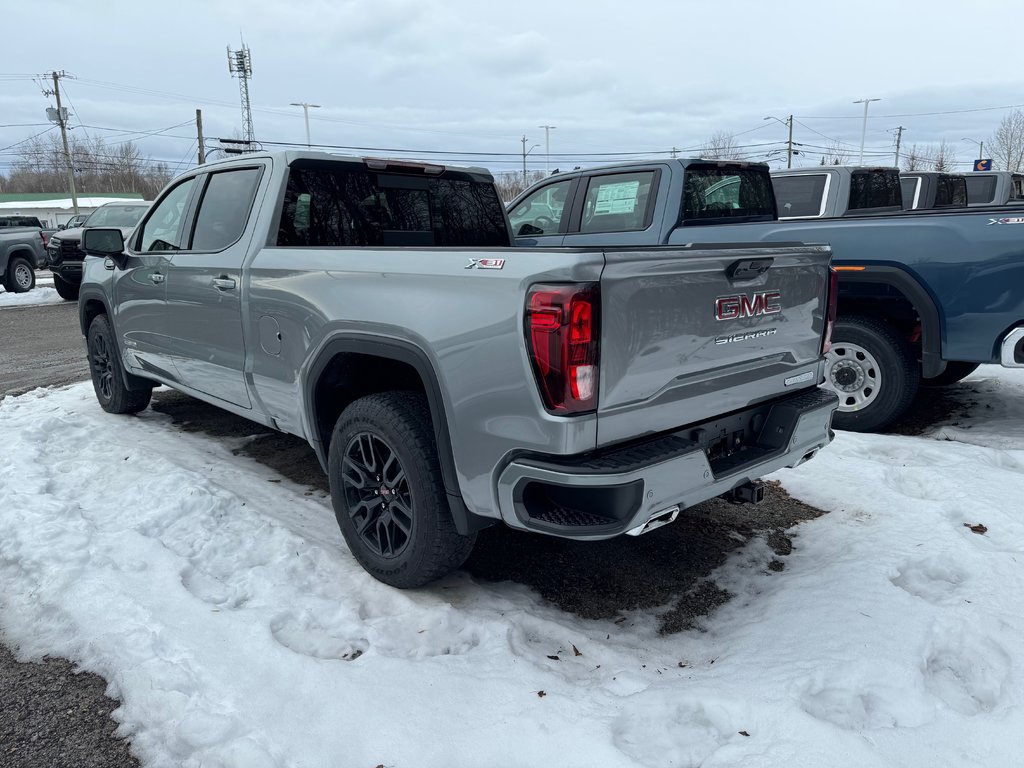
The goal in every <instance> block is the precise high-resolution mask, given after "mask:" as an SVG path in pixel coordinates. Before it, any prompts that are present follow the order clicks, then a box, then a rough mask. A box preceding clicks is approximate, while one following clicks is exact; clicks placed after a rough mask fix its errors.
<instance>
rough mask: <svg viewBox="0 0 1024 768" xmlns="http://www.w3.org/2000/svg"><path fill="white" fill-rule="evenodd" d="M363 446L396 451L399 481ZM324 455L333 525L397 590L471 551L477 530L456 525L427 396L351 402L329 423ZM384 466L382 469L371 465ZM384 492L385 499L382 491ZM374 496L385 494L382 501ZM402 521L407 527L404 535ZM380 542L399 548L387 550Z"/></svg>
mask: <svg viewBox="0 0 1024 768" xmlns="http://www.w3.org/2000/svg"><path fill="white" fill-rule="evenodd" d="M367 444H372V445H376V446H377V449H378V451H379V453H380V454H382V455H384V456H387V457H391V456H393V458H394V461H396V462H397V465H398V466H397V471H398V472H400V473H402V474H401V477H402V478H403V480H401V481H398V483H396V484H395V485H393V486H392V485H390V482H391V479H392V478H394V477H396V476H397V475H396V471H395V467H394V464H391V461H390V458H389V460H383V459H381V458H379V456H378V457H374V456H373V451H372V450H371V451H370V456H371V458H370V459H366V456H367V453H366V451H365V450H364V449H365V446H366V445H367ZM388 451H390V454H389V453H388ZM328 459H329V460H328V474H329V478H330V485H331V501H332V502H333V506H334V513H335V516H336V517H337V519H338V526H339V527H340V528H341V532H342V535H343V536H344V537H345V541H346V542H347V543H348V547H349V550H350V551H351V552H352V554H353V555H354V556H355V558H356V560H358V561H359V563H360V565H362V566H363V568H365V569H366V571H367V572H368V573H370V575H372V576H373V577H374V578H376V579H378V580H379V581H382V582H384V583H385V584H390V585H391V586H393V587H399V588H401V589H407V588H411V587H420V586H423V585H424V584H427V583H429V582H431V581H434V580H436V579H439V578H441V577H442V576H444V575H446V574H448V573H450V572H451V571H453V570H455V569H456V568H458V567H459V566H460V565H462V564H463V563H464V562H465V561H466V558H467V557H469V553H470V552H471V551H472V549H473V544H474V542H475V540H476V536H475V534H473V535H469V536H462V535H460V534H459V533H458V531H456V529H455V523H454V521H453V519H452V513H451V509H450V507H449V505H448V497H447V495H446V493H445V487H444V481H443V479H442V476H441V465H440V462H439V460H438V456H437V444H436V441H435V439H434V432H433V429H432V427H431V421H430V409H429V407H428V405H427V400H426V397H424V395H422V394H421V393H417V392H381V393H378V394H373V395H367V396H366V397H363V398H360V399H359V400H356V401H355V402H353V403H352V404H351V405H349V406H348V407H347V408H346V409H345V410H344V411H343V412H342V414H341V416H340V417H339V418H338V421H337V423H336V424H335V426H334V432H333V434H332V436H331V445H330V453H329V457H328ZM389 465H390V469H389V471H387V472H380V473H377V472H376V471H371V470H372V469H373V467H378V468H381V467H388V466H389ZM377 477H380V478H381V480H377V479H376V478H377ZM357 481H358V482H357ZM403 482H404V483H405V484H404V485H402V483H403ZM373 484H379V486H380V487H379V488H378V487H376V486H375V485H373ZM364 489H365V490H364ZM385 491H387V494H386V496H387V500H388V502H389V503H387V504H385V503H384V501H383V499H384V498H385V497H384V496H381V495H380V494H382V493H384V492H385ZM367 499H368V500H367ZM377 499H382V501H381V505H380V506H377V504H376V501H377ZM400 520H401V524H402V525H404V526H406V527H407V528H408V531H407V532H405V533H403V530H404V529H401V528H400V527H399V521H400ZM410 523H411V524H410ZM389 526H391V528H392V529H393V530H392V531H391V533H388V527H389ZM385 540H386V541H387V543H388V544H392V545H393V544H395V543H396V542H397V543H400V544H402V546H401V547H400V548H399V547H398V546H391V547H390V548H391V550H392V551H391V552H386V551H385V549H387V547H385V546H384V543H383V542H384V541H385Z"/></svg>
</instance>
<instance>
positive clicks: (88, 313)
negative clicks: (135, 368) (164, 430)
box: [78, 291, 154, 392]
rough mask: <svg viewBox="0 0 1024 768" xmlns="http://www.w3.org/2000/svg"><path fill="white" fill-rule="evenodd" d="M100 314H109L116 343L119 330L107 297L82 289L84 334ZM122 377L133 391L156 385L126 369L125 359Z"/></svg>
mask: <svg viewBox="0 0 1024 768" xmlns="http://www.w3.org/2000/svg"><path fill="white" fill-rule="evenodd" d="M100 315H106V316H107V322H108V323H109V324H110V330H111V333H113V335H114V339H113V341H114V344H115V345H116V344H117V331H116V330H115V329H114V319H113V315H112V314H111V312H110V308H109V307H108V306H107V300H106V297H105V296H104V295H103V294H102V293H100V292H98V291H82V292H81V293H80V294H79V297H78V325H79V328H81V331H82V335H83V336H85V337H88V336H89V326H90V325H92V321H93V320H95V319H96V318H97V317H99V316H100ZM118 354H120V352H118ZM121 378H122V379H123V380H124V385H125V387H127V388H128V390H129V391H132V392H135V391H139V390H143V389H152V388H153V386H154V382H152V381H150V380H149V379H145V378H142V377H141V376H136V375H135V374H133V373H129V372H128V371H127V370H126V369H125V367H124V363H123V361H122V365H121Z"/></svg>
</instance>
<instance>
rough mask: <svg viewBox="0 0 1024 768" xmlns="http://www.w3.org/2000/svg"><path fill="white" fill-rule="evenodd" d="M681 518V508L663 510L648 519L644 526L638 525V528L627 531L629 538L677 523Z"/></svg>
mask: <svg viewBox="0 0 1024 768" xmlns="http://www.w3.org/2000/svg"><path fill="white" fill-rule="evenodd" d="M677 517H679V506H678V505H677V506H674V507H669V508H668V509H663V510H661V511H660V512H655V513H654V514H653V515H651V517H650V518H648V520H647V522H646V523H644V524H643V525H638V526H637V527H636V528H630V529H629V530H628V531H626V535H627V536H640V535H641V534H644V533H647V532H648V531H653V530H654V529H655V528H661V526H663V525H668V524H669V523H672V522H675V519H676V518H677Z"/></svg>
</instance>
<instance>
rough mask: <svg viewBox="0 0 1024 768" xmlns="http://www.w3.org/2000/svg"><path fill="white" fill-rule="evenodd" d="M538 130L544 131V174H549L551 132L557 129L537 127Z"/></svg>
mask: <svg viewBox="0 0 1024 768" xmlns="http://www.w3.org/2000/svg"><path fill="white" fill-rule="evenodd" d="M537 127H538V128H543V129H544V172H545V173H547V174H549V175H550V174H551V131H553V130H555V128H557V127H558V126H557V125H538V126H537Z"/></svg>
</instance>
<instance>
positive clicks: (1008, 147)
mask: <svg viewBox="0 0 1024 768" xmlns="http://www.w3.org/2000/svg"><path fill="white" fill-rule="evenodd" d="M986 144H987V146H988V147H989V151H990V153H991V155H992V160H993V161H994V162H993V165H994V166H995V167H996V168H998V169H999V170H1002V171H1019V170H1021V168H1022V167H1024V112H1021V111H1020V110H1019V109H1015V110H1014V111H1013V112H1011V113H1010V114H1008V115H1007V116H1006V117H1004V118H1003V119H1002V122H1000V123H999V127H998V128H996V132H995V135H994V136H992V137H990V138H989V140H988V142H986Z"/></svg>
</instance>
